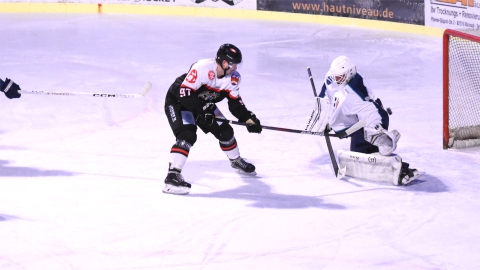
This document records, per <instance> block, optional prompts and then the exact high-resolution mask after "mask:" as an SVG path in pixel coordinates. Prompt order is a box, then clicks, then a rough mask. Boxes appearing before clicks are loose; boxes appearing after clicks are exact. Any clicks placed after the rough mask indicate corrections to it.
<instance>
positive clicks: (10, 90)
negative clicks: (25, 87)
mask: <svg viewBox="0 0 480 270" xmlns="http://www.w3.org/2000/svg"><path fill="white" fill-rule="evenodd" d="M0 90H1V91H2V92H3V93H5V96H7V98H10V99H12V98H19V97H20V96H21V95H22V94H21V89H20V86H18V84H16V83H14V82H13V81H12V80H10V79H9V78H6V79H5V82H3V81H2V80H0Z"/></svg>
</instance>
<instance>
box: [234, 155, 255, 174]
mask: <svg viewBox="0 0 480 270" xmlns="http://www.w3.org/2000/svg"><path fill="white" fill-rule="evenodd" d="M230 165H232V168H233V169H235V171H236V172H237V173H239V174H244V175H257V173H256V172H255V166H253V164H251V163H248V162H246V161H245V159H243V158H242V157H238V158H236V159H231V160H230Z"/></svg>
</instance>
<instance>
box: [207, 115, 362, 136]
mask: <svg viewBox="0 0 480 270" xmlns="http://www.w3.org/2000/svg"><path fill="white" fill-rule="evenodd" d="M215 121H220V122H224V123H229V124H233V125H239V126H247V125H248V124H247V123H245V122H239V121H233V120H228V119H223V118H215ZM364 125H365V122H364V121H359V122H357V123H356V124H355V125H353V126H351V127H350V128H348V129H346V130H344V131H342V132H339V133H335V134H329V136H330V137H337V138H345V137H348V136H350V135H351V134H352V133H353V132H355V131H357V130H359V129H361V128H362V127H363V126H364ZM261 126H262V128H264V129H270V130H276V131H283V132H291V133H299V134H307V135H317V136H325V134H324V132H323V131H321V132H313V131H305V130H299V129H290V128H282V127H272V126H264V125H261Z"/></svg>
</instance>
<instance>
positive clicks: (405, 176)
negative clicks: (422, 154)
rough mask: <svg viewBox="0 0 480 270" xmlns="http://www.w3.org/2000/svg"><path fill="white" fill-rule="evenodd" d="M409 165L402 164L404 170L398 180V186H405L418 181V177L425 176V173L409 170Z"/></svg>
mask: <svg viewBox="0 0 480 270" xmlns="http://www.w3.org/2000/svg"><path fill="white" fill-rule="evenodd" d="M408 166H409V164H408V163H406V162H402V169H401V172H400V176H399V178H398V183H397V185H399V186H405V185H408V184H409V183H411V182H412V181H413V180H415V179H417V178H418V177H420V176H422V175H423V174H425V172H421V171H419V170H417V169H411V168H408Z"/></svg>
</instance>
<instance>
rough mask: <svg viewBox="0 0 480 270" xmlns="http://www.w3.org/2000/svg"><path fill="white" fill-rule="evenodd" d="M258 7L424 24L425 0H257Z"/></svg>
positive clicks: (260, 8)
mask: <svg viewBox="0 0 480 270" xmlns="http://www.w3.org/2000/svg"><path fill="white" fill-rule="evenodd" d="M427 1H428V0H427ZM257 8H258V9H259V10H268V11H282V12H291V13H305V14H318V15H329V16H338V17H351V18H358V19H369V20H380V21H390V22H399V23H408V24H418V25H424V23H425V3H424V0H281V1H279V0H257Z"/></svg>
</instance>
